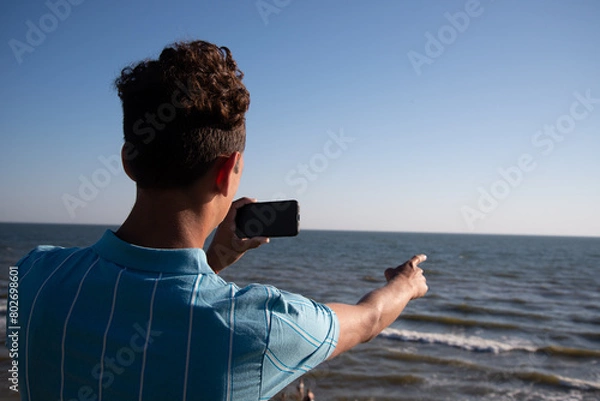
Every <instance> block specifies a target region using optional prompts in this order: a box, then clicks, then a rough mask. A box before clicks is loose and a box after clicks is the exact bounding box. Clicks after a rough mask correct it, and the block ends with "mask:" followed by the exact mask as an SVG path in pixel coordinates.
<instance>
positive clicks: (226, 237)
mask: <svg viewBox="0 0 600 401" xmlns="http://www.w3.org/2000/svg"><path fill="white" fill-rule="evenodd" d="M254 202H256V200H255V199H250V198H240V199H238V200H236V201H235V202H233V203H232V204H231V207H230V208H229V213H227V216H226V217H225V219H224V220H223V222H222V223H221V224H219V227H218V228H217V231H216V232H215V236H214V238H213V240H212V242H211V243H210V246H209V247H208V250H207V251H206V258H207V260H208V265H209V266H210V267H211V268H212V269H213V270H214V272H215V273H219V272H220V271H221V270H223V269H224V268H226V267H227V266H230V265H232V264H233V263H235V262H237V261H238V260H239V259H240V258H241V257H242V255H243V254H244V253H245V252H246V251H248V250H250V249H254V248H258V247H259V246H261V245H263V244H266V243H268V242H269V239H268V238H266V237H254V238H239V237H238V236H237V235H236V234H235V215H236V213H237V210H238V209H239V208H240V207H242V206H244V205H246V204H248V203H254Z"/></svg>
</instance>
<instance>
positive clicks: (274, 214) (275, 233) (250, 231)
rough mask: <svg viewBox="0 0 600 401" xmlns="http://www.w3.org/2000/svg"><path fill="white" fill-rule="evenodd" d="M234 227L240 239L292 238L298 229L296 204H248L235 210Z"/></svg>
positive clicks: (288, 202)
mask: <svg viewBox="0 0 600 401" xmlns="http://www.w3.org/2000/svg"><path fill="white" fill-rule="evenodd" d="M235 225H236V228H237V235H238V237H240V238H251V237H293V236H295V235H298V231H299V228H300V227H299V226H300V214H299V206H298V202H297V201H295V200H288V201H276V202H257V203H249V204H247V205H244V206H242V207H241V208H239V209H238V210H237V213H236V218H235Z"/></svg>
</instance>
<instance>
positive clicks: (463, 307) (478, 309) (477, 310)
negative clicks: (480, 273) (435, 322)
mask: <svg viewBox="0 0 600 401" xmlns="http://www.w3.org/2000/svg"><path fill="white" fill-rule="evenodd" d="M447 309H448V310H449V311H451V312H458V313H465V314H479V315H492V316H508V317H518V318H525V319H532V320H540V321H543V320H551V318H550V317H548V316H546V315H542V314H537V313H530V312H522V311H516V310H507V309H495V308H487V307H484V306H475V305H472V304H466V303H462V304H451V305H449V306H448V308H447Z"/></svg>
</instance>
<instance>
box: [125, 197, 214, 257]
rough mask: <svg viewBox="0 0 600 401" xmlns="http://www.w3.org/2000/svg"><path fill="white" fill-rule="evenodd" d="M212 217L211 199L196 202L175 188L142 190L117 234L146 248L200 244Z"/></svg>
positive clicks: (197, 245)
mask: <svg viewBox="0 0 600 401" xmlns="http://www.w3.org/2000/svg"><path fill="white" fill-rule="evenodd" d="M213 221H214V211H213V210H212V207H211V204H210V203H202V202H197V203H196V202H194V200H193V199H192V198H190V197H186V196H182V194H181V193H178V192H167V191H164V192H160V193H158V194H157V193H156V192H154V193H153V194H151V195H149V194H147V193H144V191H143V190H142V191H138V197H137V200H136V203H135V205H134V206H133V209H132V210H131V213H130V214H129V216H128V217H127V219H126V220H125V222H123V224H122V225H121V227H120V228H119V229H118V230H117V232H116V235H117V236H118V237H119V238H121V239H122V240H123V241H126V242H129V243H131V244H134V245H139V246H144V247H148V248H202V247H203V246H204V242H205V241H206V237H208V235H209V234H210V233H211V231H212V230H213V229H214V228H215V227H212V225H213V224H214V222H213Z"/></svg>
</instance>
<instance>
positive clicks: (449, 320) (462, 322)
mask: <svg viewBox="0 0 600 401" xmlns="http://www.w3.org/2000/svg"><path fill="white" fill-rule="evenodd" d="M400 319H404V320H413V321H420V322H432V323H440V324H446V325H451V326H464V327H484V328H489V329H510V330H515V329H518V328H519V326H518V325H515V324H511V323H498V322H489V321H480V320H472V319H461V318H458V317H450V316H437V315H410V314H405V315H402V316H401V317H400Z"/></svg>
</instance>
